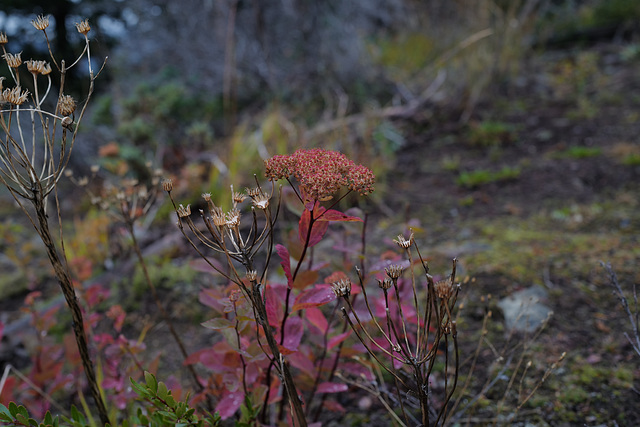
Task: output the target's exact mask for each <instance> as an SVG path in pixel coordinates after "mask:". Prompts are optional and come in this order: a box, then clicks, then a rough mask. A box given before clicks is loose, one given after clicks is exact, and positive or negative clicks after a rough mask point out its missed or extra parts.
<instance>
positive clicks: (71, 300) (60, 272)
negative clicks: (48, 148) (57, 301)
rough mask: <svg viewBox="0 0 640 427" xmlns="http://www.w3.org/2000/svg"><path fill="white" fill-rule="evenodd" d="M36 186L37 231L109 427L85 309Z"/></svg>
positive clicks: (95, 397) (38, 187) (99, 410)
mask: <svg viewBox="0 0 640 427" xmlns="http://www.w3.org/2000/svg"><path fill="white" fill-rule="evenodd" d="M36 186H37V187H36V189H35V191H34V194H33V198H32V199H31V201H32V203H33V205H34V208H35V211H36V217H37V218H38V226H37V227H36V230H37V232H38V234H39V235H40V238H41V239H42V242H43V243H44V245H45V247H46V248H47V255H48V256H49V261H50V262H51V265H52V266H53V269H54V271H55V274H56V277H57V279H58V284H59V285H60V288H61V289H62V294H63V295H64V298H65V300H66V302H67V305H68V306H69V311H70V312H71V318H72V323H73V324H72V327H73V333H74V336H75V339H76V345H77V346H78V352H79V353H80V359H81V360H82V367H83V368H84V373H85V375H86V377H87V382H88V383H89V389H90V391H91V396H92V397H93V400H94V401H95V404H96V407H97V409H98V415H99V416H100V421H101V423H102V424H103V425H105V424H107V423H109V416H108V415H107V408H106V406H105V404H104V401H103V400H102V395H101V394H100V387H99V385H98V381H97V380H96V374H95V369H94V367H93V362H92V361H91V356H90V355H89V346H88V344H87V336H86V334H85V331H84V319H83V316H82V309H81V308H80V304H79V302H78V298H77V297H76V293H75V290H74V288H73V283H72V281H71V277H70V276H69V272H68V270H67V268H66V267H65V266H64V264H63V262H62V260H61V259H60V256H59V255H58V251H57V250H56V247H55V244H54V242H53V238H52V236H51V231H50V229H49V222H48V220H47V213H46V208H45V204H44V197H45V196H44V195H43V194H42V187H41V186H40V185H38V184H36ZM34 225H35V224H34Z"/></svg>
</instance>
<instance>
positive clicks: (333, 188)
mask: <svg viewBox="0 0 640 427" xmlns="http://www.w3.org/2000/svg"><path fill="white" fill-rule="evenodd" d="M264 163H265V168H266V172H265V175H266V177H267V178H269V179H271V180H276V179H282V178H289V177H291V176H293V177H294V178H295V179H296V180H298V183H299V184H300V187H301V188H302V189H303V190H304V192H305V193H306V194H307V195H308V196H309V197H311V198H312V199H314V200H328V199H330V198H331V197H332V196H333V194H335V193H336V192H337V191H338V190H340V188H341V187H347V188H349V189H350V190H353V191H356V192H358V193H360V194H361V195H366V194H369V193H371V192H372V191H373V184H374V182H375V176H374V175H373V172H371V170H369V169H368V168H366V167H364V166H362V165H356V164H355V163H354V162H352V161H351V160H349V159H347V157H346V156H345V155H344V154H342V153H339V152H337V151H329V150H322V149H319V148H314V149H311V150H297V151H296V152H295V153H293V154H291V155H287V156H273V157H272V158H270V159H268V160H265V162H264Z"/></svg>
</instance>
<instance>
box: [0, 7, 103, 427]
mask: <svg viewBox="0 0 640 427" xmlns="http://www.w3.org/2000/svg"><path fill="white" fill-rule="evenodd" d="M59 24H60V25H63V23H59ZM32 25H33V26H34V27H35V28H36V29H38V30H41V31H42V32H43V36H44V39H45V42H46V44H47V48H48V52H49V58H48V60H49V61H51V64H52V65H53V67H55V68H56V70H57V71H58V75H59V77H60V80H59V82H58V84H57V85H54V84H53V82H52V78H51V74H52V73H51V71H52V70H51V68H52V66H50V65H49V63H48V62H45V61H43V60H34V59H31V60H29V61H26V63H25V67H24V68H26V70H22V69H21V68H22V65H23V61H22V57H21V54H20V53H17V54H15V53H8V52H7V51H6V46H5V45H6V43H7V37H6V35H5V34H4V33H2V34H0V49H1V50H2V53H3V58H4V62H5V63H6V69H5V70H4V72H3V73H2V74H4V75H6V76H7V78H8V79H9V80H10V81H11V84H10V86H12V87H11V88H6V89H5V88H1V89H2V92H1V93H0V97H1V99H0V101H1V102H0V130H1V131H2V133H3V135H2V137H1V138H0V183H2V184H3V185H4V186H5V187H6V188H7V190H8V191H9V193H10V194H11V196H12V197H13V199H14V200H15V202H16V204H17V205H18V206H19V207H20V208H21V210H22V212H23V213H24V214H25V215H26V216H27V217H28V219H29V221H30V223H31V224H32V225H33V227H34V229H35V231H36V232H37V234H38V236H39V237H40V239H41V241H42V243H43V245H44V247H45V248H46V251H47V256H48V259H49V261H50V263H51V265H52V267H53V270H54V272H55V274H56V278H57V279H58V283H59V285H60V290H61V291H62V294H63V296H64V298H65V300H66V302H67V306H68V307H69V311H70V314H71V318H72V322H71V324H72V328H73V332H74V336H75V339H76V344H77V348H78V352H79V354H80V358H81V361H82V365H83V368H84V371H85V374H86V378H87V382H88V385H89V388H90V390H91V395H92V397H93V399H94V401H95V404H96V407H97V409H98V413H99V415H100V423H101V424H102V425H106V424H107V423H109V422H110V420H109V415H108V413H107V409H106V406H105V404H104V401H103V399H102V396H101V392H100V387H99V385H98V382H97V379H96V375H95V369H94V366H93V362H92V360H91V357H90V352H89V348H88V344H87V336H86V332H85V324H84V318H83V314H82V308H81V307H80V304H79V301H78V298H77V296H76V293H75V288H74V284H73V283H72V280H71V274H70V272H69V268H68V264H67V262H66V256H65V254H64V244H63V242H62V239H61V237H62V230H60V233H59V235H57V236H56V237H53V236H54V235H55V234H54V233H52V230H51V227H50V223H49V221H50V216H51V213H52V211H53V212H55V210H51V209H49V210H47V205H48V204H49V203H50V202H51V199H50V198H49V197H48V196H49V194H50V193H51V192H52V191H53V190H54V189H55V188H56V186H57V184H58V181H59V180H60V179H61V178H62V176H63V174H64V170H65V168H66V167H67V165H68V163H69V159H70V155H71V151H72V149H73V146H74V143H75V139H76V136H77V132H76V131H77V125H78V124H79V122H80V121H81V120H82V117H83V115H84V112H85V110H86V108H87V105H88V104H89V101H90V99H91V96H92V93H93V90H94V82H95V79H96V77H97V76H96V75H95V74H94V72H93V67H92V55H91V53H90V50H89V39H88V38H87V37H86V35H85V47H84V49H82V51H81V53H80V55H79V57H77V58H75V59H73V58H67V59H68V61H64V62H60V63H58V62H56V57H55V55H54V54H53V49H52V46H51V44H50V42H49V39H48V37H47V34H46V28H47V27H48V25H49V19H48V18H47V17H44V16H38V17H37V18H36V19H34V20H33V21H32ZM83 60H86V63H85V64H86V67H85V64H82V61H83ZM78 64H80V65H78ZM76 66H78V68H80V67H85V68H84V69H85V70H87V81H88V84H87V85H84V87H87V88H88V89H87V92H86V93H84V94H83V95H82V99H83V100H84V106H83V108H82V111H81V112H80V113H79V114H78V115H77V120H76V126H75V127H73V126H71V125H72V124H73V120H72V119H71V118H70V117H68V116H65V115H61V114H60V112H59V111H58V110H57V109H54V110H53V111H51V110H48V109H47V106H49V105H51V103H50V102H45V101H46V99H47V98H48V96H49V94H51V93H62V92H63V91H64V88H65V83H66V81H67V72H68V71H69V70H70V69H72V68H74V67H76ZM25 71H27V72H29V73H30V74H31V77H32V79H33V81H32V82H28V83H25V82H22V81H21V78H22V77H24V76H25ZM25 86H28V87H29V91H27V90H26V89H23V87H25ZM54 86H57V89H56V90H51V89H52V87H54ZM78 86H80V85H78ZM53 203H58V198H57V197H56V198H55V199H54V201H53ZM57 208H58V209H57V212H58V214H60V211H61V210H60V208H59V206H57ZM53 216H55V215H53ZM58 219H59V220H60V221H59V227H60V228H61V227H62V220H61V218H60V215H58Z"/></svg>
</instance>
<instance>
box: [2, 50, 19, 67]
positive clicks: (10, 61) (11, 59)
mask: <svg viewBox="0 0 640 427" xmlns="http://www.w3.org/2000/svg"><path fill="white" fill-rule="evenodd" d="M20 55H22V52H20V53H16V54H15V55H14V54H13V53H5V54H4V55H2V57H3V58H4V60H5V61H7V65H8V66H9V67H11V68H18V67H19V66H21V65H22V58H20Z"/></svg>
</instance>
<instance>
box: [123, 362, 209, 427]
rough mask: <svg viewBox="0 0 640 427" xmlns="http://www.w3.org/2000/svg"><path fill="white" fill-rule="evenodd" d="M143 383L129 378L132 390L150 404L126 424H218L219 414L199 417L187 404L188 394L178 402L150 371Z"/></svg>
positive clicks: (199, 426)
mask: <svg viewBox="0 0 640 427" xmlns="http://www.w3.org/2000/svg"><path fill="white" fill-rule="evenodd" d="M144 378H145V384H142V383H139V382H137V381H135V380H134V379H133V378H130V381H131V386H132V387H133V391H134V392H135V393H136V394H137V395H138V396H139V397H140V398H142V399H144V400H146V401H147V402H149V403H150V404H151V407H148V408H146V410H147V411H146V412H147V413H146V414H145V413H144V411H142V410H141V409H139V410H138V413H137V415H136V416H134V417H132V419H131V420H130V421H131V424H129V423H127V424H126V425H127V426H128V425H132V426H133V425H146V426H154V427H155V426H158V427H160V426H167V425H175V426H198V427H201V426H218V425H219V424H220V415H219V414H217V413H216V414H214V415H211V414H208V415H207V416H206V417H200V416H199V415H198V414H196V411H195V409H194V408H191V407H190V406H189V403H188V401H189V396H188V395H187V397H186V398H185V400H184V401H183V402H178V401H176V399H175V398H174V397H173V396H172V395H171V390H169V389H168V388H167V386H166V384H165V383H163V382H161V381H160V382H159V381H158V380H157V379H156V377H155V375H153V374H152V373H150V372H146V371H145V373H144Z"/></svg>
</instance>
